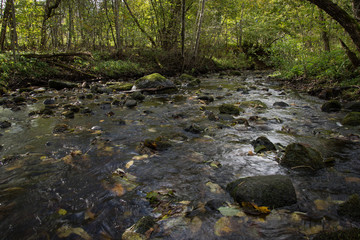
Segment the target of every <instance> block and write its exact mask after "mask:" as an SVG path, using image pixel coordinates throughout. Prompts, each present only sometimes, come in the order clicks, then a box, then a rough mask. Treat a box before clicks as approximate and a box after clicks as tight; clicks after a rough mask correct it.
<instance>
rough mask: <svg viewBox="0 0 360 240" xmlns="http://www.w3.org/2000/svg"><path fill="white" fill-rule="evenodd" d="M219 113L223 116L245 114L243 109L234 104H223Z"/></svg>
mask: <svg viewBox="0 0 360 240" xmlns="http://www.w3.org/2000/svg"><path fill="white" fill-rule="evenodd" d="M219 111H220V113H222V114H230V115H239V114H240V112H244V110H243V109H242V108H239V107H237V106H235V105H233V104H227V103H225V104H222V105H221V106H220V107H219Z"/></svg>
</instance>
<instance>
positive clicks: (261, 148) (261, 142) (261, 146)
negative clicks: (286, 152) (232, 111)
mask: <svg viewBox="0 0 360 240" xmlns="http://www.w3.org/2000/svg"><path fill="white" fill-rule="evenodd" d="M251 145H252V146H253V147H254V151H255V152H256V153H261V152H266V151H275V150H276V147H275V145H274V144H273V143H272V142H271V141H270V140H269V139H268V138H267V137H264V136H261V137H258V138H257V139H256V140H254V141H252V142H251Z"/></svg>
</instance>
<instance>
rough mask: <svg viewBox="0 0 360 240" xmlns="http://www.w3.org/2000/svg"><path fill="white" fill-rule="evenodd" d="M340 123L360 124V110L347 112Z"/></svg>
mask: <svg viewBox="0 0 360 240" xmlns="http://www.w3.org/2000/svg"><path fill="white" fill-rule="evenodd" d="M341 124H342V125H348V126H359V125H360V112H351V113H348V114H347V115H346V116H345V117H344V119H343V120H342V121H341Z"/></svg>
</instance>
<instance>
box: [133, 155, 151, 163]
mask: <svg viewBox="0 0 360 240" xmlns="http://www.w3.org/2000/svg"><path fill="white" fill-rule="evenodd" d="M148 157H149V155H147V154H144V155H140V156H134V157H133V158H132V160H134V161H140V160H144V159H147V158H148Z"/></svg>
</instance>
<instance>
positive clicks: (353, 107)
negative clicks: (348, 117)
mask: <svg viewBox="0 0 360 240" xmlns="http://www.w3.org/2000/svg"><path fill="white" fill-rule="evenodd" d="M345 109H347V110H350V111H352V112H360V102H349V103H347V104H345Z"/></svg>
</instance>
